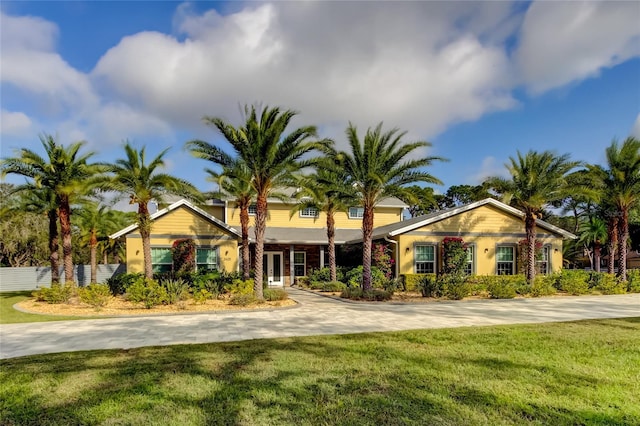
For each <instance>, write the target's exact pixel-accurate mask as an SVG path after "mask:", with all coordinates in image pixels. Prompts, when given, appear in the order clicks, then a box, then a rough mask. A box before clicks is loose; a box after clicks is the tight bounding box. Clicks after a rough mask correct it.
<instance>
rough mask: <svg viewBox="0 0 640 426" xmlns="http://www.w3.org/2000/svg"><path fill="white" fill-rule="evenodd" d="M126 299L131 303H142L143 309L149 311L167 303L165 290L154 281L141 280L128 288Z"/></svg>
mask: <svg viewBox="0 0 640 426" xmlns="http://www.w3.org/2000/svg"><path fill="white" fill-rule="evenodd" d="M126 297H127V300H129V301H131V302H134V303H143V304H144V307H145V308H147V309H151V308H153V307H154V306H156V305H160V304H162V303H165V302H166V301H167V290H166V289H165V288H164V287H163V286H161V285H160V284H158V282H157V281H156V280H149V279H146V278H141V279H139V280H137V281H136V282H134V283H133V284H131V285H130V286H129V288H128V289H127V293H126Z"/></svg>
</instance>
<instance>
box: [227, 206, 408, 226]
mask: <svg viewBox="0 0 640 426" xmlns="http://www.w3.org/2000/svg"><path fill="white" fill-rule="evenodd" d="M291 208H292V205H287V204H276V203H270V204H269V207H268V211H269V215H268V216H267V226H273V227H283V228H286V227H292V228H326V226H327V216H326V215H325V214H324V213H320V215H319V216H318V217H317V218H311V217H300V213H299V212H295V213H294V214H293V216H291ZM335 220H336V228H344V229H360V228H362V219H349V215H348V214H347V213H346V212H339V213H337V214H336V215H335ZM401 220H402V208H399V207H396V208H390V207H377V208H376V210H375V215H374V226H383V225H389V224H391V223H396V222H399V221H401ZM227 223H228V224H229V225H232V226H240V210H239V209H237V208H236V207H235V204H233V203H229V206H228V207H227ZM253 224H254V216H249V226H253Z"/></svg>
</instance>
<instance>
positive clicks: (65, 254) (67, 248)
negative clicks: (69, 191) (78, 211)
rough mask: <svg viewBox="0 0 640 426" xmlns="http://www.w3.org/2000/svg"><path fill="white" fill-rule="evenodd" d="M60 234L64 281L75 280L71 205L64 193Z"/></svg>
mask: <svg viewBox="0 0 640 426" xmlns="http://www.w3.org/2000/svg"><path fill="white" fill-rule="evenodd" d="M59 218H60V234H62V262H63V264H64V281H65V282H66V283H72V282H73V257H72V242H71V206H70V205H69V197H67V196H66V195H63V196H61V197H60V200H59Z"/></svg>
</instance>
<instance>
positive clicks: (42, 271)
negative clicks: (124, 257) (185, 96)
mask: <svg viewBox="0 0 640 426" xmlns="http://www.w3.org/2000/svg"><path fill="white" fill-rule="evenodd" d="M125 269H126V268H125V265H122V264H110V265H102V264H100V265H98V274H97V275H98V276H97V281H98V282H99V283H103V282H105V281H106V280H107V279H108V278H111V277H112V276H114V275H118V274H121V273H123V272H124V271H125ZM60 271H61V272H60V281H61V282H64V272H63V271H64V268H62V267H61V268H60ZM73 276H74V281H75V282H76V283H78V285H80V286H85V285H88V284H89V281H90V280H91V266H90V265H74V266H73ZM50 286H51V267H50V266H30V267H26V268H0V292H4V291H26V290H37V289H39V288H41V287H50Z"/></svg>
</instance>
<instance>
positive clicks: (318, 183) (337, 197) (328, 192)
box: [291, 159, 349, 281]
mask: <svg viewBox="0 0 640 426" xmlns="http://www.w3.org/2000/svg"><path fill="white" fill-rule="evenodd" d="M326 160H327V159H324V160H323V159H320V160H319V164H318V166H317V167H316V171H315V173H314V174H312V175H308V176H301V177H300V181H299V183H298V187H299V190H298V192H297V193H296V198H297V199H298V200H299V201H298V203H297V204H296V205H295V206H294V208H293V209H292V212H291V214H292V215H293V214H294V213H295V212H298V211H302V210H304V209H309V208H313V209H316V210H317V211H318V212H323V213H324V214H325V215H326V217H327V254H328V255H329V275H330V279H331V281H337V267H336V243H335V236H336V219H335V215H336V213H338V212H340V211H344V210H345V209H346V208H347V205H348V204H349V202H348V201H347V200H346V199H345V198H344V195H343V194H344V193H345V192H346V190H348V188H343V187H342V186H343V185H344V182H345V180H346V178H347V176H346V175H345V174H344V170H343V169H340V168H336V167H332V164H331V163H330V162H328V161H326Z"/></svg>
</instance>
